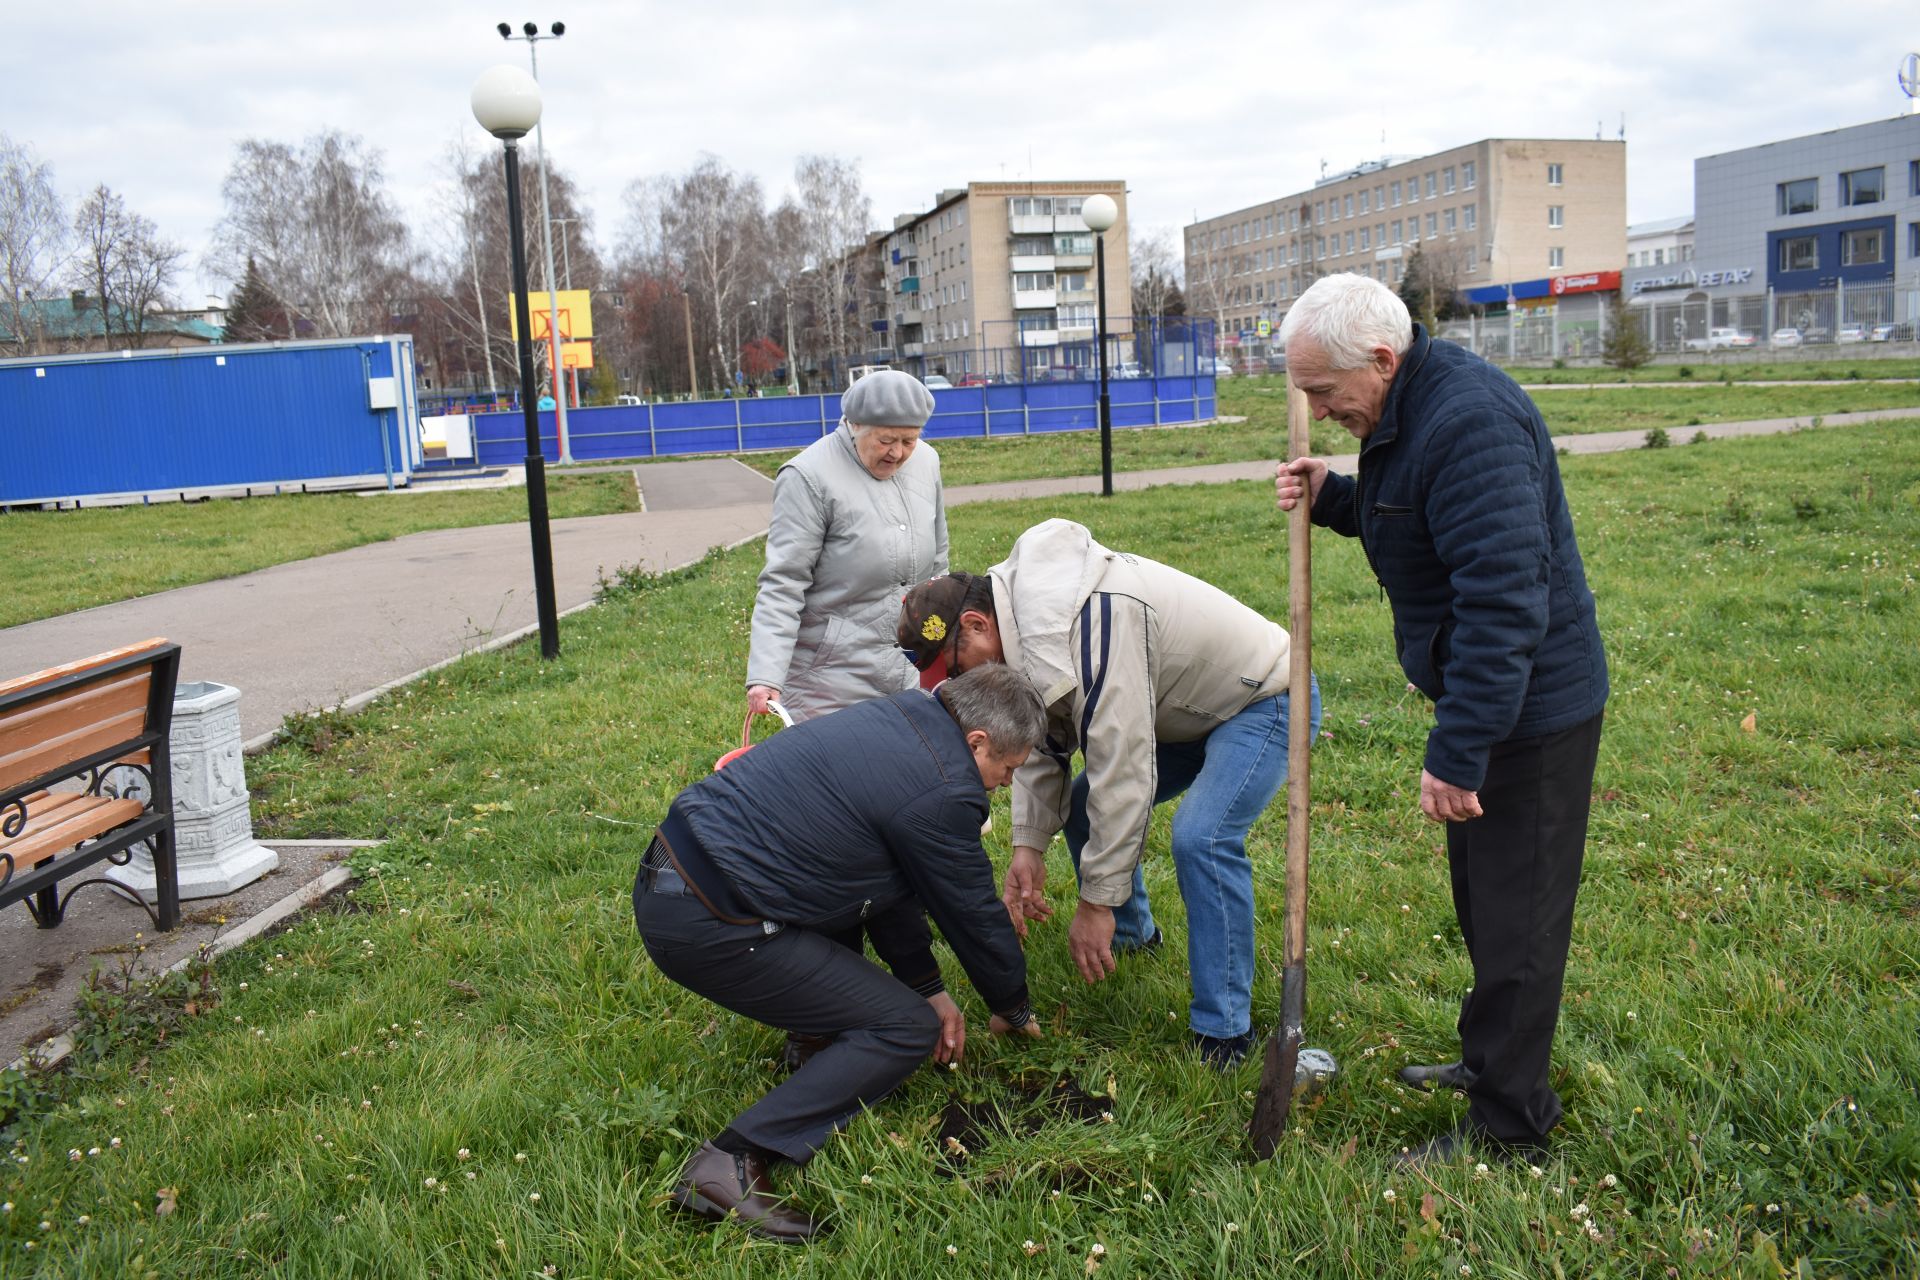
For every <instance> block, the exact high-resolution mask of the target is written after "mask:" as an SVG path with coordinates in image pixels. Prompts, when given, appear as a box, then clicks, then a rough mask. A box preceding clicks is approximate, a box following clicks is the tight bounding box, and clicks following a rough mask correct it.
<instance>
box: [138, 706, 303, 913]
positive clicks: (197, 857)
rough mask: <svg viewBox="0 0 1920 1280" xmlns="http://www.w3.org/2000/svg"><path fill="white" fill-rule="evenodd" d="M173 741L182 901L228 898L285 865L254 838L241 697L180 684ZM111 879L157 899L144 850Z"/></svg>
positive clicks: (176, 841) (150, 864)
mask: <svg viewBox="0 0 1920 1280" xmlns="http://www.w3.org/2000/svg"><path fill="white" fill-rule="evenodd" d="M167 741H168V745H169V748H170V750H171V751H172V753H173V822H174V848H175V851H176V855H177V857H178V858H179V862H180V896H181V898H183V899H185V898H218V897H222V896H224V895H226V894H229V893H232V892H233V891H234V890H235V889H238V888H240V887H241V886H242V885H246V884H251V883H253V882H254V881H255V880H258V879H259V878H260V877H261V876H263V875H265V874H267V872H269V871H272V870H273V869H274V868H275V867H277V866H279V865H280V857H279V855H278V854H276V853H274V851H273V850H271V849H269V848H267V847H266V846H265V845H262V844H260V843H259V842H258V841H256V840H255V839H254V838H253V813H252V811H251V810H250V809H249V808H248V804H247V774H246V767H245V763H244V761H243V760H242V759H241V755H240V691H239V690H238V689H236V688H234V687H233V686H232V685H225V684H214V683H212V682H211V681H206V680H197V681H193V682H190V683H187V684H183V685H181V686H180V687H179V688H178V689H177V690H175V691H174V695H173V730H172V732H171V733H170V734H169V735H168V739H167ZM107 875H108V876H109V877H110V878H111V879H113V880H116V881H118V882H119V883H120V884H123V885H125V886H126V887H127V888H129V889H132V890H133V891H134V892H136V893H138V894H139V895H140V896H141V897H142V898H145V899H146V900H147V901H149V902H151V901H153V900H154V896H155V895H154V875H153V858H152V856H151V855H149V854H148V853H147V851H146V849H145V848H144V847H136V848H135V849H134V853H133V861H131V862H130V863H128V864H127V865H126V866H124V867H115V868H113V869H112V870H111V871H109V872H108V873H107Z"/></svg>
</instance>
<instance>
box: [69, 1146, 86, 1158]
mask: <svg viewBox="0 0 1920 1280" xmlns="http://www.w3.org/2000/svg"><path fill="white" fill-rule="evenodd" d="M85 1158H86V1157H85V1156H83V1155H81V1154H80V1148H78V1147H70V1148H68V1150H67V1159H69V1160H84V1159H85Z"/></svg>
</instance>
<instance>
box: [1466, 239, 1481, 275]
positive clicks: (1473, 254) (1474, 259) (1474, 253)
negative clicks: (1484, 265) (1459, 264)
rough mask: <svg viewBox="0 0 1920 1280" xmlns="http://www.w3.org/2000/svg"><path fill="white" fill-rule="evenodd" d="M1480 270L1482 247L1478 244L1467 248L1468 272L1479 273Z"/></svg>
mask: <svg viewBox="0 0 1920 1280" xmlns="http://www.w3.org/2000/svg"><path fill="white" fill-rule="evenodd" d="M1479 269H1480V246H1479V245H1477V244H1470V245H1468V246H1467V270H1468V271H1478V270H1479Z"/></svg>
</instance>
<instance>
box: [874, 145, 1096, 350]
mask: <svg viewBox="0 0 1920 1280" xmlns="http://www.w3.org/2000/svg"><path fill="white" fill-rule="evenodd" d="M1096 194H1098V195H1107V196H1111V197H1112V198H1113V202H1114V203H1115V204H1116V205H1117V206H1118V207H1119V210H1120V217H1119V220H1118V221H1116V222H1115V223H1114V225H1113V227H1112V229H1110V230H1109V231H1108V232H1107V233H1106V265H1107V270H1106V281H1107V316H1108V329H1109V332H1110V333H1111V332H1115V331H1118V330H1121V329H1124V328H1125V327H1126V325H1127V322H1128V321H1129V319H1130V318H1131V316H1132V313H1133V302H1132V289H1131V286H1130V283H1129V282H1130V280H1131V279H1132V273H1131V268H1130V265H1129V261H1128V256H1127V190H1126V184H1125V183H1124V182H1118V181H1111V182H1108V181H1089V182H970V183H968V184H967V185H966V186H965V187H956V188H952V189H949V190H946V191H942V192H941V193H940V194H939V195H938V196H937V197H935V199H934V203H933V207H932V208H931V209H929V210H928V211H927V212H925V213H916V214H902V215H901V216H899V217H897V218H895V219H894V222H893V230H892V231H891V232H882V233H879V234H878V235H876V236H875V238H874V239H873V240H872V241H871V242H870V252H875V253H877V254H879V256H880V258H881V271H880V272H879V273H878V274H879V277H880V279H882V280H883V281H884V284H883V285H882V286H881V287H882V288H883V290H884V295H885V296H884V298H883V299H880V300H878V301H880V302H881V303H882V304H883V305H884V307H885V310H886V321H887V332H888V333H889V334H890V335H891V337H892V344H891V345H892V350H893V355H894V361H895V363H896V364H897V365H898V367H900V368H903V369H906V370H908V371H909V372H912V373H914V374H917V375H921V376H925V375H927V374H933V373H938V374H943V375H945V376H946V377H948V378H949V379H951V380H953V381H954V382H956V383H958V382H961V381H962V380H963V379H964V380H968V381H971V380H974V379H988V378H1000V377H1013V376H1015V375H1020V376H1024V377H1028V378H1046V377H1049V376H1062V375H1064V374H1067V373H1069V372H1071V371H1074V370H1080V369H1085V368H1090V367H1091V366H1092V365H1093V362H1094V359H1095V357H1094V352H1093V338H1094V329H1095V319H1096V312H1095V306H1096V301H1097V299H1096V292H1095V280H1094V235H1093V232H1092V231H1090V230H1089V229H1088V228H1087V224H1086V222H1085V220H1084V219H1082V218H1081V216H1080V208H1081V205H1082V204H1083V203H1084V202H1085V200H1086V198H1087V197H1088V196H1092V195H1096ZM1113 358H1115V359H1120V358H1124V357H1123V356H1121V355H1119V354H1115V355H1114V356H1113Z"/></svg>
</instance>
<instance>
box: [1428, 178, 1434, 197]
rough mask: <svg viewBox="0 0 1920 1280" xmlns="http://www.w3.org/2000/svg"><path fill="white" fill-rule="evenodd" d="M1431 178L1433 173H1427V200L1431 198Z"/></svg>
mask: <svg viewBox="0 0 1920 1280" xmlns="http://www.w3.org/2000/svg"><path fill="white" fill-rule="evenodd" d="M1433 178H1434V175H1433V174H1431V173H1429V174H1428V175H1427V199H1429V200H1431V199H1433Z"/></svg>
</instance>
